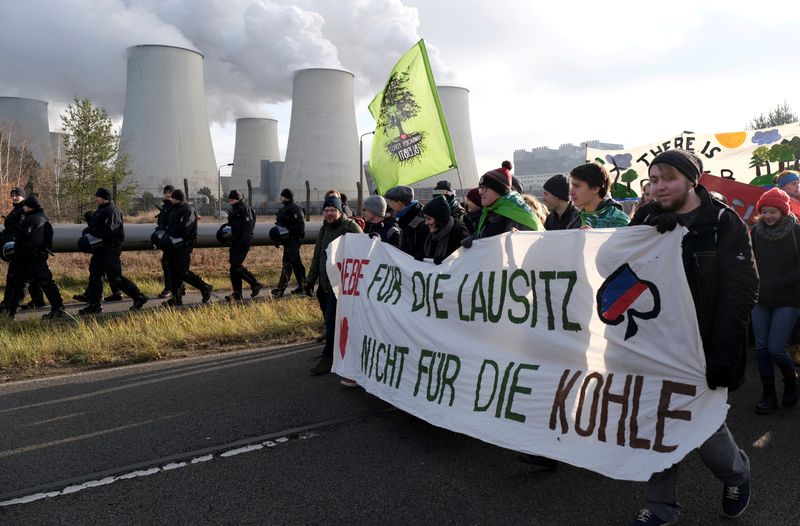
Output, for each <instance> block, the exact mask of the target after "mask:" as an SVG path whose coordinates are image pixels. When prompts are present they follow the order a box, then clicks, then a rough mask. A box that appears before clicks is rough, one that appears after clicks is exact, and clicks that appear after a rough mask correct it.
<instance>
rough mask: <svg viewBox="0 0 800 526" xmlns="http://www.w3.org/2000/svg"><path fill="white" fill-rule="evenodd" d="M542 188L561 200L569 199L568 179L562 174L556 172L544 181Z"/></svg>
mask: <svg viewBox="0 0 800 526" xmlns="http://www.w3.org/2000/svg"><path fill="white" fill-rule="evenodd" d="M544 189H545V190H547V191H548V192H550V193H551V194H553V195H554V196H556V197H557V198H558V199H561V200H562V201H569V181H567V178H566V176H565V175H564V174H556V175H554V176H553V177H551V178H550V179H548V180H547V181H545V183H544Z"/></svg>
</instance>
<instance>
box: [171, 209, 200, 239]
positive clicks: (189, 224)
mask: <svg viewBox="0 0 800 526" xmlns="http://www.w3.org/2000/svg"><path fill="white" fill-rule="evenodd" d="M166 232H167V235H168V236H170V237H179V238H182V239H183V240H184V241H186V243H187V244H188V245H191V244H193V243H194V240H195V239H197V212H195V211H194V207H193V206H192V205H190V204H189V203H187V202H186V201H182V202H181V203H180V204H178V205H174V206H173V207H172V210H170V213H169V220H168V222H167V227H166Z"/></svg>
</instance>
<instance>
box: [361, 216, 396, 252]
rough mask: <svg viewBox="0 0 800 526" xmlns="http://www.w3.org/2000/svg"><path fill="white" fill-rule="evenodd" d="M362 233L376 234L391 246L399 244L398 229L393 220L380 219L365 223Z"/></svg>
mask: <svg viewBox="0 0 800 526" xmlns="http://www.w3.org/2000/svg"><path fill="white" fill-rule="evenodd" d="M364 233H365V234H370V237H371V236H372V235H373V234H376V235H377V236H378V237H380V238H381V241H383V242H384V243H389V244H390V245H392V246H393V247H396V246H398V245H399V244H400V229H399V228H398V227H397V224H396V223H395V222H394V221H381V222H380V223H366V224H365V225H364Z"/></svg>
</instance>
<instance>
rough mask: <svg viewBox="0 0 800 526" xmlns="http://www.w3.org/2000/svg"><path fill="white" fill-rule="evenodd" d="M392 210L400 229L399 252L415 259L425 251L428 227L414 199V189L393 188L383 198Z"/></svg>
mask: <svg viewBox="0 0 800 526" xmlns="http://www.w3.org/2000/svg"><path fill="white" fill-rule="evenodd" d="M383 197H385V198H386V202H387V203H388V204H389V206H391V207H392V210H394V217H395V219H396V220H397V226H398V227H399V228H400V246H399V247H398V248H400V250H402V251H403V252H405V253H406V254H408V255H409V256H411V257H414V258H415V257H417V256H419V255H420V254H422V253H423V252H424V250H425V246H424V245H425V239H426V238H427V237H428V227H427V225H425V218H424V217H423V215H422V205H421V204H419V201H417V200H416V199H414V189H413V188H411V187H410V186H395V187H394V188H390V189H389V191H388V192H386V194H385V195H384V196H383Z"/></svg>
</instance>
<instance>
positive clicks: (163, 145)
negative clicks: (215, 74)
mask: <svg viewBox="0 0 800 526" xmlns="http://www.w3.org/2000/svg"><path fill="white" fill-rule="evenodd" d="M120 136H121V137H120V139H121V140H120V149H121V151H122V152H124V153H125V154H127V155H128V169H129V170H130V172H131V174H132V176H131V182H134V183H135V184H136V185H137V194H140V195H141V194H142V193H143V192H146V191H147V192H151V193H153V194H155V195H161V190H162V189H163V186H164V184H166V183H171V184H173V185H175V187H176V188H180V187H181V186H182V185H183V180H184V179H187V180H188V181H189V192H190V193H191V194H192V195H196V194H197V191H198V190H199V189H200V188H202V187H204V186H207V187H208V188H210V189H211V190H212V191H213V193H214V194H216V190H217V185H218V182H217V166H216V161H215V159H214V149H213V147H212V145H211V132H210V130H209V127H208V114H207V112H206V93H205V86H204V84H203V55H202V54H200V53H198V52H197V51H192V50H190V49H184V48H179V47H172V46H158V45H141V46H133V47H130V48H128V80H127V85H126V91H125V111H124V114H123V120H122V131H121V132H120Z"/></svg>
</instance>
